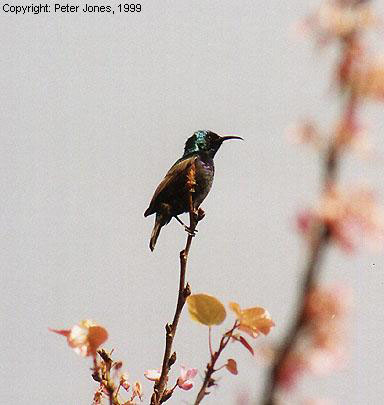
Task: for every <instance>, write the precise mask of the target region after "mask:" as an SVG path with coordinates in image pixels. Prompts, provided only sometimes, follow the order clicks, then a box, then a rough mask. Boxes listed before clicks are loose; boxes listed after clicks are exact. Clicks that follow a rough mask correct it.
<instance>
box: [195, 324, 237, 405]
mask: <svg viewBox="0 0 384 405" xmlns="http://www.w3.org/2000/svg"><path fill="white" fill-rule="evenodd" d="M238 326H239V324H238V322H237V321H236V322H235V324H234V325H233V327H232V329H230V330H229V331H228V332H226V333H224V335H223V337H222V338H221V340H220V345H219V349H218V350H217V352H214V353H212V351H211V361H210V362H209V363H208V364H207V369H206V370H205V376H204V381H203V385H202V386H201V388H200V391H199V393H198V394H197V397H196V400H195V402H194V405H199V404H200V402H201V401H202V400H203V399H204V397H205V396H206V395H208V394H209V393H208V392H207V388H209V387H211V386H212V385H215V381H214V380H213V378H212V374H213V373H215V372H216V371H218V370H215V365H216V362H217V360H218V358H219V357H220V355H221V352H222V351H223V350H224V349H225V348H226V346H227V344H228V343H229V341H230V340H231V337H232V334H233V332H234V330H235V329H236V328H237V327H238ZM210 348H211V347H210Z"/></svg>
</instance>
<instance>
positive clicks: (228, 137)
mask: <svg viewBox="0 0 384 405" xmlns="http://www.w3.org/2000/svg"><path fill="white" fill-rule="evenodd" d="M229 139H240V140H242V141H244V139H243V138H242V137H240V136H236V135H225V136H222V137H220V141H221V142H224V141H228V140H229Z"/></svg>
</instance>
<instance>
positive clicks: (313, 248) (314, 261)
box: [263, 36, 358, 405]
mask: <svg viewBox="0 0 384 405" xmlns="http://www.w3.org/2000/svg"><path fill="white" fill-rule="evenodd" d="M355 40H356V38H355V37H354V36H351V37H350V38H347V39H345V42H344V44H343V45H344V49H343V52H344V55H346V54H347V53H348V52H349V51H350V49H351V48H352V46H353V45H354V41H355ZM357 107H358V96H357V95H356V94H355V93H354V92H353V91H350V92H349V94H348V97H347V101H346V107H345V109H344V113H343V118H342V119H343V120H344V122H351V121H353V120H354V118H355V115H356V112H357ZM339 163H340V145H339V144H338V143H337V142H336V140H335V139H334V138H332V139H331V140H330V142H329V146H328V150H327V153H326V156H325V158H324V164H323V171H324V174H323V180H322V189H323V191H326V190H327V188H328V187H329V186H330V185H332V184H335V183H336V181H337V177H338V172H339ZM330 238H331V231H330V229H329V227H328V226H327V225H326V224H324V223H320V222H319V223H317V224H316V225H315V226H314V229H313V231H312V237H311V244H310V250H309V254H308V258H307V262H306V264H305V268H304V276H303V280H302V286H301V288H300V291H301V292H300V295H299V299H298V304H297V308H299V310H298V313H297V315H296V318H295V319H294V321H293V323H292V326H291V328H290V329H289V330H288V333H287V335H286V337H285V338H284V340H283V342H282V344H281V345H280V348H279V349H278V350H277V355H276V358H275V360H274V364H273V366H272V369H271V373H270V377H269V380H268V382H267V386H266V389H265V392H264V397H263V398H264V399H263V404H264V405H276V404H277V399H276V391H277V390H278V388H279V375H280V371H281V369H282V367H284V363H285V361H286V360H287V358H288V356H289V354H290V353H291V352H292V351H293V350H294V348H295V346H296V343H297V341H298V339H299V338H300V334H301V331H302V330H303V329H304V328H305V326H306V317H305V304H306V299H307V296H308V294H309V292H310V291H311V290H312V289H313V288H314V286H315V285H316V284H317V281H318V278H319V276H320V271H321V264H322V259H323V258H324V254H325V251H326V248H327V246H328V245H329V241H330Z"/></svg>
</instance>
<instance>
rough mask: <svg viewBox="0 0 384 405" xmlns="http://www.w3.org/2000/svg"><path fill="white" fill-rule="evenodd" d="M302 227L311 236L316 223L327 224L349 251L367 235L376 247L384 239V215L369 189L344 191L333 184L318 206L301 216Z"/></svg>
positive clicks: (333, 237)
mask: <svg viewBox="0 0 384 405" xmlns="http://www.w3.org/2000/svg"><path fill="white" fill-rule="evenodd" d="M297 223H298V227H299V230H300V231H301V232H302V233H304V234H305V235H307V236H308V237H310V236H311V230H312V226H313V225H315V224H319V223H320V224H324V225H325V226H327V228H328V230H329V231H330V233H331V237H332V239H333V240H334V242H336V243H337V244H338V245H339V246H340V247H341V249H343V250H344V251H346V252H347V253H352V252H354V251H355V250H356V247H357V245H358V242H360V241H362V240H363V239H364V237H367V239H369V240H370V241H371V243H372V244H373V245H374V247H382V245H383V242H384V218H383V215H382V212H381V209H379V207H378V205H377V203H376V198H375V196H374V194H373V192H372V191H370V190H368V189H366V188H363V187H361V188H358V189H352V190H348V191H346V190H340V189H338V188H336V187H335V186H329V187H328V188H327V190H326V191H325V192H324V194H323V196H322V197H321V199H320V200H319V202H318V203H317V205H316V206H315V207H314V208H313V209H311V210H307V211H305V212H303V213H300V214H299V215H298V217H297Z"/></svg>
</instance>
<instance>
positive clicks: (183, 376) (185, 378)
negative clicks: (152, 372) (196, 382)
mask: <svg viewBox="0 0 384 405" xmlns="http://www.w3.org/2000/svg"><path fill="white" fill-rule="evenodd" d="M196 374H197V369H196V368H186V367H184V366H181V373H180V377H179V378H178V379H177V385H178V386H179V388H181V389H182V390H185V391H188V390H190V389H191V388H192V387H193V382H192V381H191V380H192V379H193V378H195V377H196Z"/></svg>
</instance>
